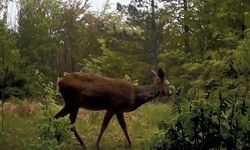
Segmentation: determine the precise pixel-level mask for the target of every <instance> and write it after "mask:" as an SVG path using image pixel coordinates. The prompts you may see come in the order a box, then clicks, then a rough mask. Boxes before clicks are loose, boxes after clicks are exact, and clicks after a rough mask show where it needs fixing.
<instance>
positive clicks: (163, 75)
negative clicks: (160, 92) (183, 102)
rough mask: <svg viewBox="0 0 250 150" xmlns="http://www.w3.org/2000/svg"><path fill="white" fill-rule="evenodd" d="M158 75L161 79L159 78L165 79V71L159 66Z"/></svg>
mask: <svg viewBox="0 0 250 150" xmlns="http://www.w3.org/2000/svg"><path fill="white" fill-rule="evenodd" d="M158 77H159V78H160V79H161V80H164V79H165V73H164V72H163V70H162V69H161V68H159V70H158Z"/></svg>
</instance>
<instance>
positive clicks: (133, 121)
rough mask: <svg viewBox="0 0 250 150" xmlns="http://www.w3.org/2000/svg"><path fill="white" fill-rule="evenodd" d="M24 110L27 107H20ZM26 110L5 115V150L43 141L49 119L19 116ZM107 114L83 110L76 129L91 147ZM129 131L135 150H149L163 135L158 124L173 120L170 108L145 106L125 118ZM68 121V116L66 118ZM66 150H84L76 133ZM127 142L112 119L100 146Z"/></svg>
mask: <svg viewBox="0 0 250 150" xmlns="http://www.w3.org/2000/svg"><path fill="white" fill-rule="evenodd" d="M20 108H21V109H23V107H20ZM59 109H60V108H58V107H55V108H53V110H51V111H52V112H51V114H56V112H57V111H58V110H59ZM15 112H18V113H22V111H11V113H10V114H8V111H7V110H6V112H5V114H4V130H3V131H4V132H2V134H1V142H0V144H1V150H10V149H13V150H15V149H18V150H22V149H32V148H31V146H30V145H32V143H38V142H39V127H40V126H41V125H43V124H47V123H48V118H46V117H44V115H43V114H41V111H39V112H37V113H35V114H32V115H30V116H23V115H20V114H15ZM104 113H105V112H104V111H100V112H93V111H86V110H83V109H81V110H80V112H79V114H78V118H77V121H76V123H75V127H76V128H77V130H78V132H79V134H80V135H81V136H82V138H83V139H84V141H85V143H86V145H87V147H88V148H89V149H90V150H91V149H94V146H95V142H96V139H97V136H98V134H99V130H100V127H101V124H102V119H103V116H104ZM125 117H126V122H127V126H128V131H129V134H130V137H131V140H132V143H133V149H135V150H137V149H148V147H149V145H150V143H151V142H152V140H153V138H154V137H155V134H156V133H158V132H159V130H158V124H159V123H160V122H161V121H163V120H168V119H170V117H171V115H170V106H169V105H167V104H162V103H149V104H145V105H143V106H142V107H140V108H139V109H137V110H135V111H134V112H131V113H127V114H126V115H125ZM65 119H67V120H69V119H68V116H66V117H65ZM1 121H2V118H1ZM63 143H64V144H65V145H66V147H65V149H69V148H70V149H81V147H80V146H79V144H78V142H77V140H76V139H75V137H74V135H73V133H70V135H69V136H67V137H64V139H63ZM126 146H127V140H126V139H125V137H124V134H123V131H122V129H121V128H120V126H119V124H118V121H117V120H116V118H115V117H113V118H112V120H111V122H110V124H109V126H108V128H107V130H106V131H105V132H104V134H103V137H102V140H101V143H100V147H101V149H102V150H109V149H117V150H123V149H127V148H126Z"/></svg>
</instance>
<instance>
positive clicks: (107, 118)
mask: <svg viewBox="0 0 250 150" xmlns="http://www.w3.org/2000/svg"><path fill="white" fill-rule="evenodd" d="M113 115H114V113H113V112H112V111H109V110H107V112H106V114H105V116H104V119H103V122H102V127H101V131H100V133H99V136H98V139H97V142H96V149H99V143H100V141H101V138H102V134H103V132H104V131H105V130H106V128H107V127H108V124H109V122H110V120H111V118H112V117H113Z"/></svg>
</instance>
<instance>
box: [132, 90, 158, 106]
mask: <svg viewBox="0 0 250 150" xmlns="http://www.w3.org/2000/svg"><path fill="white" fill-rule="evenodd" d="M159 95H160V90H159V89H158V88H157V87H156V86H154V85H149V86H145V87H142V88H139V90H138V92H137V94H136V98H135V106H134V107H135V109H136V108H138V107H139V106H141V105H142V104H144V103H147V102H149V101H151V100H152V99H154V98H156V97H157V96H159Z"/></svg>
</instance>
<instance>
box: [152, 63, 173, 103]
mask: <svg viewBox="0 0 250 150" xmlns="http://www.w3.org/2000/svg"><path fill="white" fill-rule="evenodd" d="M151 71H152V72H153V74H154V75H155V80H154V85H155V86H156V87H157V89H158V90H159V91H160V95H161V96H164V97H166V98H167V97H169V96H171V95H172V94H173V91H172V89H171V85H170V82H169V81H168V80H167V79H166V78H165V73H164V71H163V70H162V69H161V68H159V69H158V72H157V73H156V72H155V71H153V70H151Z"/></svg>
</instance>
